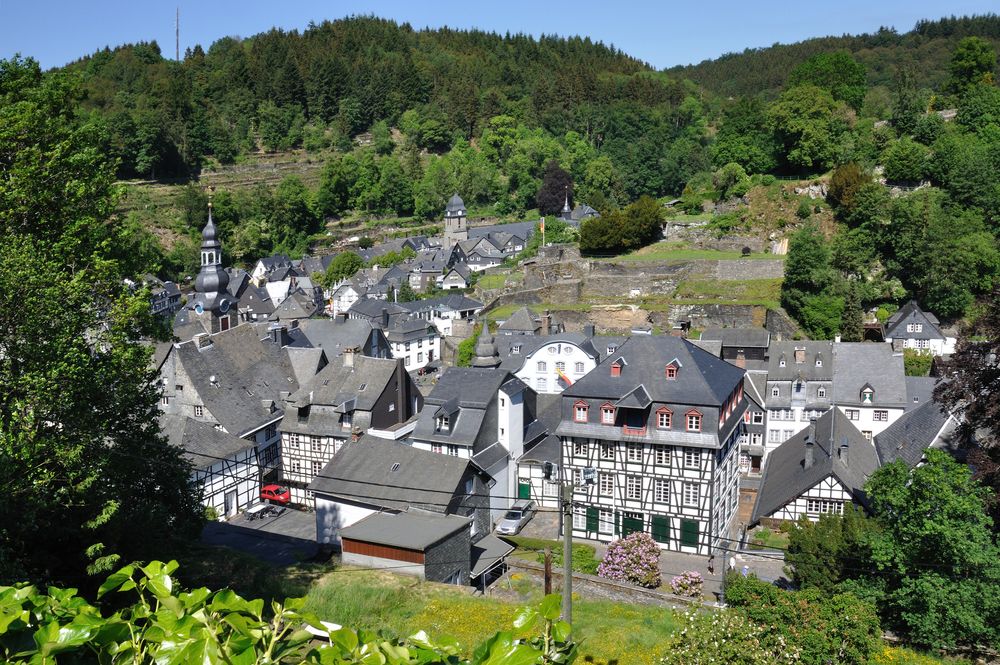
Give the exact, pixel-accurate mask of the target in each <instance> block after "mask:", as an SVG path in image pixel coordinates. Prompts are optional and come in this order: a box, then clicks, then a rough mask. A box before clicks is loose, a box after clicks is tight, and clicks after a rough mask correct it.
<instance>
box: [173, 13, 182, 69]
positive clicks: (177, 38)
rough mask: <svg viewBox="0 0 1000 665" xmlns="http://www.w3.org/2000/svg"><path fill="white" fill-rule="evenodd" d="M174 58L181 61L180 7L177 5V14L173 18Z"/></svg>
mask: <svg viewBox="0 0 1000 665" xmlns="http://www.w3.org/2000/svg"><path fill="white" fill-rule="evenodd" d="M174 60H176V61H177V62H180V61H181V7H180V5H178V6H177V14H176V16H175V18H174Z"/></svg>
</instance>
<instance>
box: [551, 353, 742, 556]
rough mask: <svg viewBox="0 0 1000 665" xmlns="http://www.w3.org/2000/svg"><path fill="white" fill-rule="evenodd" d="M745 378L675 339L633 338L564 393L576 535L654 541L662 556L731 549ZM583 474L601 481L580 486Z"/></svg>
mask: <svg viewBox="0 0 1000 665" xmlns="http://www.w3.org/2000/svg"><path fill="white" fill-rule="evenodd" d="M743 375H744V372H743V370H741V369H739V368H737V367H735V366H733V365H730V364H729V363H727V362H725V361H723V360H721V359H719V358H716V357H715V356H713V355H712V354H710V353H708V352H706V351H704V350H702V349H700V348H698V347H696V346H694V345H693V344H691V343H690V342H688V341H687V340H683V339H680V338H677V337H662V336H633V337H632V338H630V339H629V340H628V341H626V342H625V343H623V344H622V345H621V346H620V347H619V348H617V349H616V350H615V352H614V353H612V354H611V355H609V356H608V357H607V358H606V359H605V360H604V361H603V362H601V363H600V364H599V365H598V366H597V367H596V368H595V369H594V370H593V371H591V372H590V373H589V374H587V375H586V376H585V377H584V378H583V379H581V380H580V381H578V382H576V383H575V384H573V385H572V386H570V387H569V388H567V389H565V390H564V391H563V393H562V414H561V417H562V419H561V423H560V425H559V428H558V429H557V431H556V434H557V435H558V436H559V437H560V438H561V440H562V446H563V451H562V457H563V468H564V469H565V471H566V473H567V477H568V478H571V479H572V480H573V483H574V485H575V490H574V494H573V502H574V511H575V514H574V516H573V523H572V528H573V535H574V536H575V537H579V538H588V539H597V540H602V541H610V540H613V539H615V538H619V537H622V536H624V535H627V534H629V533H632V532H635V531H644V532H647V533H650V534H651V535H652V537H653V538H654V539H655V540H656V541H657V542H659V543H660V545H661V547H663V548H664V549H669V550H674V551H680V552H690V553H696V554H710V553H712V552H714V551H716V550H717V548H719V547H720V546H722V545H724V544H725V543H728V542H729V541H728V540H723V539H728V538H731V537H732V536H733V533H732V530H731V526H732V523H733V520H734V518H735V515H736V511H737V505H738V497H739V478H740V474H739V442H740V440H741V437H742V435H743V433H744V416H743V414H744V411H746V409H747V402H746V400H745V398H744V395H743ZM587 467H593V468H594V469H596V476H597V477H596V483H595V484H593V485H584V484H583V472H584V469H585V468H587Z"/></svg>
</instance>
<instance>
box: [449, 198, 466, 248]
mask: <svg viewBox="0 0 1000 665" xmlns="http://www.w3.org/2000/svg"><path fill="white" fill-rule="evenodd" d="M444 237H445V239H446V240H454V241H459V240H468V239H469V223H468V221H467V220H466V213H465V202H464V201H463V200H462V197H461V196H459V195H458V193H457V192H456V193H455V194H452V196H451V198H450V199H448V205H447V207H445V209H444Z"/></svg>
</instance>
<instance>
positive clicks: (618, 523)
mask: <svg viewBox="0 0 1000 665" xmlns="http://www.w3.org/2000/svg"><path fill="white" fill-rule="evenodd" d="M620 517H621V515H619V514H618V511H617V510H616V511H615V535H616V536H617V535H618V534H620V533H621V532H622V531H621V525H620V522H619V518H620Z"/></svg>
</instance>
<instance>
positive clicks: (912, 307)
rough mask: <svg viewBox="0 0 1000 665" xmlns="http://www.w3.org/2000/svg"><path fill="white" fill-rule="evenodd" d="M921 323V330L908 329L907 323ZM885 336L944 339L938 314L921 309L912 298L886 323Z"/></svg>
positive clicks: (893, 337)
mask: <svg viewBox="0 0 1000 665" xmlns="http://www.w3.org/2000/svg"><path fill="white" fill-rule="evenodd" d="M911 323H919V324H921V325H922V328H921V330H920V332H916V331H912V332H911V331H908V330H907V329H906V326H907V324H911ZM885 336H886V338H892V339H896V338H899V339H944V338H945V335H944V333H943V332H941V328H940V324H939V322H938V319H937V317H936V316H934V315H933V314H931V313H930V312H925V311H924V310H922V309H920V305H918V304H917V301H916V300H911V301H909V302H908V303H906V304H905V305H903V306H902V307H900V308H899V309H898V310H896V311H895V312H893V314H892V316H890V317H889V320H888V321H886V323H885Z"/></svg>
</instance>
